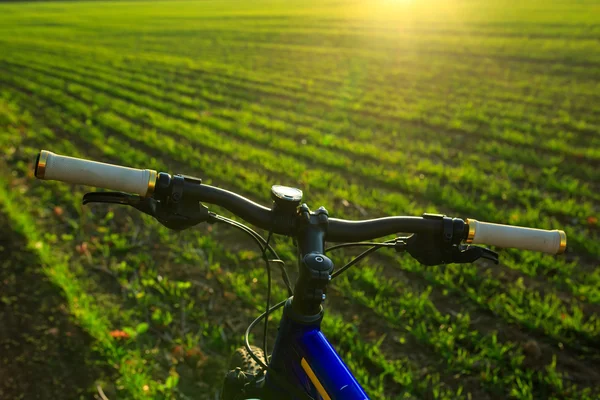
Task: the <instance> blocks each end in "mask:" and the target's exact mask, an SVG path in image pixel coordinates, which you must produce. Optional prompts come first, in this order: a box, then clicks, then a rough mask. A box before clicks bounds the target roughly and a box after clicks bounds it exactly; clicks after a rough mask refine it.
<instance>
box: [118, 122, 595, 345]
mask: <svg viewBox="0 0 600 400" xmlns="http://www.w3.org/2000/svg"><path fill="white" fill-rule="evenodd" d="M111 121H112V122H116V121H117V120H116V119H114V118H112V119H111ZM123 122H124V121H120V123H119V124H120V125H121V126H119V128H118V130H119V131H121V133H122V134H124V135H126V136H129V137H130V138H131V139H133V140H135V139H134V138H135V137H138V135H137V134H136V129H135V128H134V127H133V126H131V125H128V126H127V127H125V126H123ZM144 133H145V134H147V132H144ZM149 139H151V136H150V137H149ZM109 144H110V143H109ZM157 147H160V145H158V146H157ZM163 147H165V146H164V142H163ZM167 147H170V146H167ZM171 151H174V152H177V153H178V154H179V156H178V157H179V159H182V160H183V161H184V162H186V159H187V158H188V157H186V156H185V151H184V148H180V149H176V148H173V149H172V150H171ZM219 162H220V164H222V161H219ZM213 165H214V164H213ZM217 172H218V171H217ZM473 268H475V267H473ZM474 271H475V269H472V270H471V272H472V273H474V274H475V275H476V272H474ZM454 272H455V273H454V274H452V275H454V276H453V277H452V279H455V280H457V281H458V280H460V282H463V279H464V277H461V275H462V274H464V271H456V270H455V271H454ZM445 274H446V275H447V272H445ZM446 278H447V276H446ZM436 279H437V280H438V282H439V281H440V280H441V279H442V278H436ZM444 283H445V282H444ZM494 286H496V289H495V292H496V293H497V294H496V295H495V297H497V298H498V302H496V303H495V304H496V306H497V305H498V304H501V302H502V299H501V297H503V296H504V295H503V293H504V291H505V289H503V288H501V287H500V285H499V284H496V285H491V286H490V285H487V286H486V287H480V288H481V289H482V290H481V293H486V295H485V296H482V295H477V297H476V299H477V300H478V302H479V304H482V305H483V306H485V305H486V304H485V299H486V298H487V297H486V296H487V295H488V294H489V293H490V289H492V288H494ZM471 297H472V296H471ZM518 303H525V304H528V303H529V304H530V305H529V306H526V305H525V309H528V310H529V309H531V310H535V309H536V308H537V307H538V306H539V305H540V303H543V301H542V300H540V299H539V297H538V298H535V296H533V297H532V296H529V297H527V298H520V299H518ZM523 306H524V305H523V304H520V307H521V308H522V307H523ZM562 308H564V306H562ZM562 308H561V310H562ZM539 311H540V312H544V313H545V311H544V309H543V308H540V309H539ZM566 311H567V312H569V310H566ZM504 314H505V315H510V314H509V313H504ZM567 315H569V318H568V319H567V320H566V322H565V323H564V324H563V325H564V326H563V328H560V325H561V323H562V322H563V320H559V318H557V320H558V321H557V320H549V321H540V320H539V319H537V320H536V321H535V322H534V323H533V324H534V325H537V326H538V327H541V328H542V329H544V330H545V331H546V330H548V331H552V334H553V335H558V336H557V337H558V338H562V333H561V332H563V331H565V329H566V331H568V330H571V329H574V330H575V331H581V332H582V333H583V334H584V335H585V331H586V330H587V329H590V328H592V327H593V324H594V322H593V320H591V321H589V322H586V321H584V320H582V319H581V317H579V318H578V319H577V320H576V321H577V322H576V326H573V327H571V326H570V325H573V324H571V321H572V318H571V316H570V314H567ZM557 323H558V325H556V324H557ZM567 323H568V324H567ZM590 324H591V325H590ZM557 329H558V330H557ZM592 329H594V328H592Z"/></svg>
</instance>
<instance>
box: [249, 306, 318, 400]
mask: <svg viewBox="0 0 600 400" xmlns="http://www.w3.org/2000/svg"><path fill="white" fill-rule="evenodd" d="M287 301H288V299H285V300H283V301H280V302H279V303H277V304H275V305H274V306H273V307H271V308H270V309H269V313H271V312H273V311H275V310H278V309H280V308H281V307H283V305H284V304H285V303H286V302H287ZM266 314H267V313H266V312H264V313H262V314H260V315H259V316H258V317H256V319H255V320H254V321H252V322H251V323H250V325H248V328H246V332H245V333H244V346H245V347H246V350H247V351H248V354H250V357H252V359H253V360H254V361H256V363H257V364H258V365H260V366H261V367H262V368H263V370H266V371H267V372H269V374H270V376H271V377H273V379H274V380H276V381H277V383H278V384H280V385H281V386H283V388H284V389H286V390H289V391H290V392H291V393H293V394H294V395H295V396H297V397H298V398H300V399H304V400H315V399H314V398H313V397H312V396H311V395H309V394H308V393H306V392H303V391H300V389H298V387H296V386H295V385H292V384H291V383H289V382H288V381H287V380H286V379H284V378H282V377H281V376H280V375H279V372H277V371H275V370H274V369H273V368H272V367H269V366H268V365H267V364H265V363H263V362H262V360H261V359H260V358H259V357H258V356H257V355H256V354H255V353H254V352H253V351H252V348H251V347H250V331H252V329H253V328H254V327H255V326H256V325H258V323H259V322H260V321H261V320H262V319H263V318H264V317H265V315H266Z"/></svg>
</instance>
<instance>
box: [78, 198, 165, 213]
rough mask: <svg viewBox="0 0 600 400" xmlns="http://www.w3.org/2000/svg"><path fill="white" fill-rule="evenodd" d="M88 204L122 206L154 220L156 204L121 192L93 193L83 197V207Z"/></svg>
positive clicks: (150, 200) (147, 199) (154, 201)
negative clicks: (133, 209)
mask: <svg viewBox="0 0 600 400" xmlns="http://www.w3.org/2000/svg"><path fill="white" fill-rule="evenodd" d="M88 203H109V204H122V205H126V206H131V207H133V208H135V209H137V210H138V211H141V212H143V213H144V214H148V215H150V216H151V217H154V218H156V206H157V202H156V200H154V199H153V198H151V197H141V196H138V195H136V194H129V193H123V192H93V193H86V194H84V195H83V205H86V204H88Z"/></svg>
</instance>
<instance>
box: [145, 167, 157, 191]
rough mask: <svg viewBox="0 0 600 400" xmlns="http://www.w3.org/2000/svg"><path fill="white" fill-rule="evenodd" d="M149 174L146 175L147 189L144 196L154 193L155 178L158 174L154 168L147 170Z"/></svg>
mask: <svg viewBox="0 0 600 400" xmlns="http://www.w3.org/2000/svg"><path fill="white" fill-rule="evenodd" d="M148 172H150V175H148V190H147V191H146V197H150V196H152V195H153V194H154V188H155V187H156V178H157V177H158V174H157V172H156V171H154V170H151V169H150V170H148Z"/></svg>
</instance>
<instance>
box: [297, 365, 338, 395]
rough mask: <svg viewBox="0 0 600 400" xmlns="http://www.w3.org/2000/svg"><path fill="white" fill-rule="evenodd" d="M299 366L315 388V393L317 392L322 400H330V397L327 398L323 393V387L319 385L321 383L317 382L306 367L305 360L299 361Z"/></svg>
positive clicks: (315, 377) (308, 366) (313, 374)
mask: <svg viewBox="0 0 600 400" xmlns="http://www.w3.org/2000/svg"><path fill="white" fill-rule="evenodd" d="M300 365H302V368H303V369H304V372H306V375H308V378H309V379H310V381H311V382H312V383H313V385H315V387H316V388H317V392H319V394H320V395H321V397H323V400H331V397H329V395H328V394H327V392H326V391H325V388H324V387H323V385H321V382H319V378H317V376H316V375H315V373H314V372H313V370H312V368H311V367H310V365H308V363H307V362H306V359H305V358H303V359H302V360H301V361H300Z"/></svg>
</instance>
